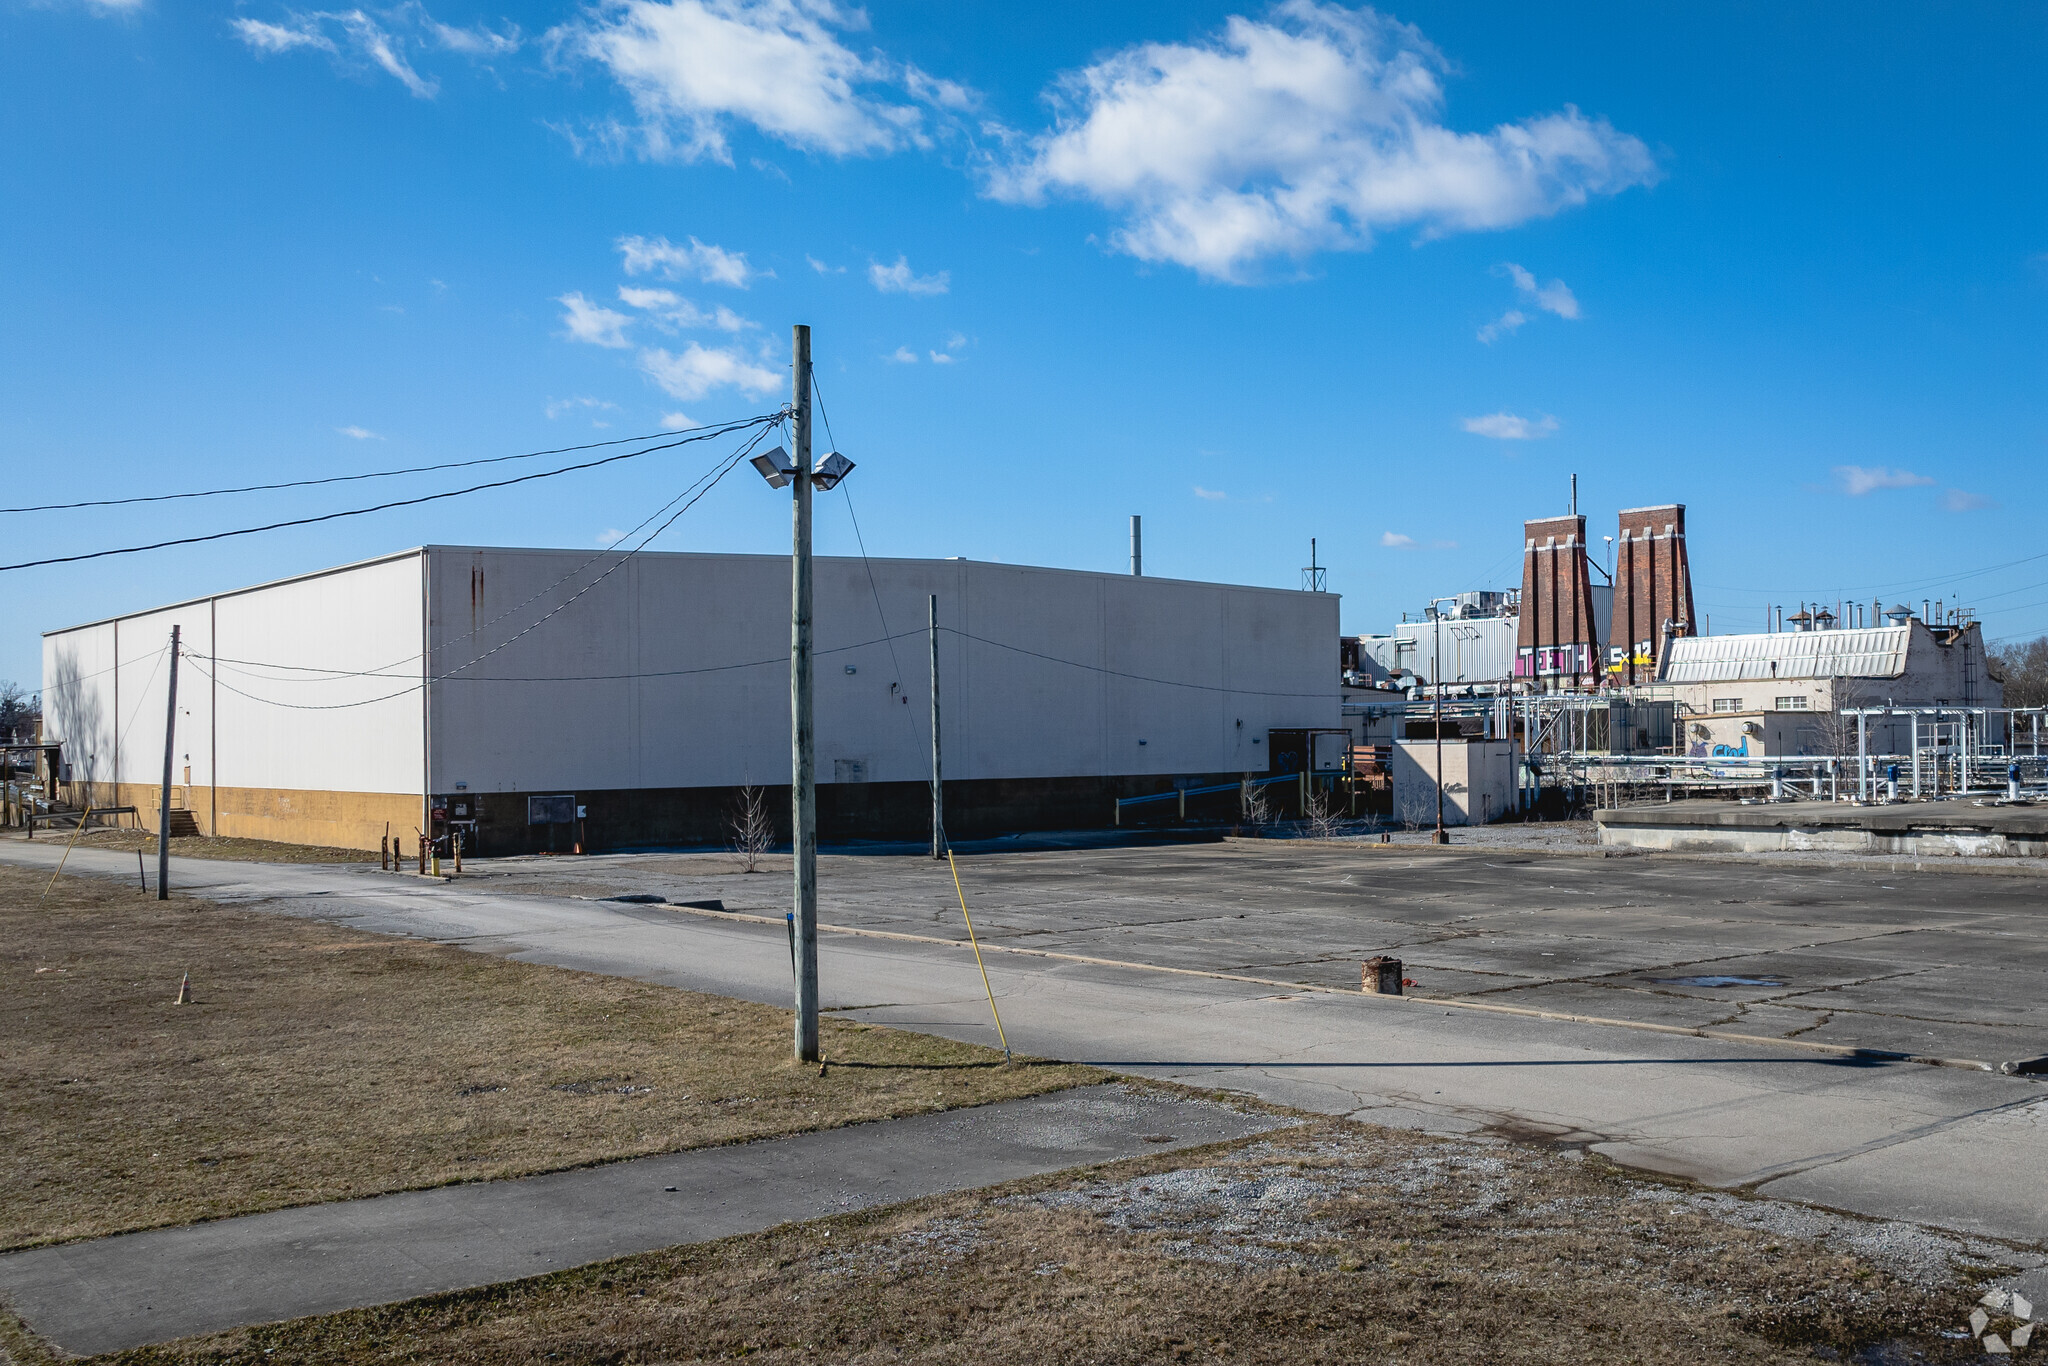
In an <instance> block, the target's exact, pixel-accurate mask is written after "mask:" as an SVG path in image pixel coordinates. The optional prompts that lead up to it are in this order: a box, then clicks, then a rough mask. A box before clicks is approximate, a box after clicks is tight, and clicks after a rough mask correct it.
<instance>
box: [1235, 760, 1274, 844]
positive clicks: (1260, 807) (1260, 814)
mask: <svg viewBox="0 0 2048 1366" xmlns="http://www.w3.org/2000/svg"><path fill="white" fill-rule="evenodd" d="M1237 809H1238V813H1239V815H1241V816H1242V817H1243V818H1244V823H1245V824H1246V825H1247V826H1249V827H1251V829H1252V831H1253V833H1255V834H1256V833H1257V832H1259V831H1261V830H1264V829H1265V828H1266V827H1267V826H1269V825H1271V824H1272V823H1273V806H1272V803H1270V802H1268V801H1267V800H1266V789H1264V788H1263V787H1260V786H1259V785H1258V784H1257V783H1255V782H1253V781H1252V778H1251V775H1250V774H1246V775H1245V779H1244V781H1243V782H1242V783H1240V784H1239V785H1238V788H1237Z"/></svg>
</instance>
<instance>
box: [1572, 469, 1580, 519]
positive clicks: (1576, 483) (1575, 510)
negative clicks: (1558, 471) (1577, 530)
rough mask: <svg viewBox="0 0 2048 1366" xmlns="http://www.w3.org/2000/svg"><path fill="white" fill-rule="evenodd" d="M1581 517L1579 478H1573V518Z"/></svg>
mask: <svg viewBox="0 0 2048 1366" xmlns="http://www.w3.org/2000/svg"><path fill="white" fill-rule="evenodd" d="M1578 515H1579V476H1577V475H1576V474H1575V475H1573V476H1572V516H1574V517H1576V516H1578Z"/></svg>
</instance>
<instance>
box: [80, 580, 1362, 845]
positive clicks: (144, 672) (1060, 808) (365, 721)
mask: <svg viewBox="0 0 2048 1366" xmlns="http://www.w3.org/2000/svg"><path fill="white" fill-rule="evenodd" d="M934 595H935V596H936V597H937V598H938V615H939V622H940V625H941V627H942V630H941V633H940V637H939V656H940V658H939V672H940V687H939V692H940V701H941V714H942V718H943V727H944V729H943V742H942V751H943V754H944V759H945V771H946V778H947V825H948V829H949V831H951V832H952V833H954V834H973V833H990V832H996V831H1004V830H1018V829H1032V828H1039V829H1044V828H1061V827H1082V826H1096V825H1102V824H1105V823H1107V821H1108V820H1109V818H1110V811H1111V798H1113V797H1117V796H1131V795H1139V794H1142V793H1147V792H1156V791H1160V790H1162V789H1165V788H1170V787H1171V786H1173V784H1174V782H1175V781H1176V780H1184V779H1194V778H1200V779H1203V780H1205V781H1210V782H1214V781H1229V780H1231V779H1232V778H1234V777H1236V776H1237V775H1239V774H1243V773H1264V772H1267V771H1268V769H1269V760H1268V758H1267V756H1268V754H1269V753H1271V752H1272V750H1273V748H1274V743H1273V741H1274V738H1275V737H1274V736H1273V732H1275V731H1289V730H1293V731H1299V730H1307V729H1321V728H1330V727H1335V726H1338V725H1340V724H1341V723H1340V721H1339V702H1338V662H1337V641H1338V621H1337V613H1338V599H1337V597H1336V596H1335V595H1333V594H1326V593H1306V592H1294V591H1287V590H1280V589H1266V588H1248V587H1239V586H1232V585H1225V584H1211V583H1194V582H1187V581H1182V580H1172V579H1157V578H1140V577H1134V576H1129V575H1121V574H1100V573H1087V572H1080V571H1073V570H1059V569H1037V568H1028V567H1021V566H1015V565H1001V564H987V563H981V562H976V561H967V560H874V561H866V560H860V559H833V558H821V559H819V560H818V561H817V563H816V622H817V629H816V640H817V651H818V654H817V737H818V778H819V783H820V788H819V803H818V804H819V812H820V823H821V828H822V833H823V835H824V836H825V837H826V838H828V839H830V838H850V837H885V836H898V837H901V836H910V835H915V834H918V833H921V832H922V831H923V830H925V829H926V826H927V819H928V811H929V801H928V796H927V789H926V783H927V781H928V777H929V773H930V712H929V706H930V691H929V684H928V679H929V670H930V655H929V649H928V641H927V634H926V615H927V602H928V599H929V598H930V597H931V596H934ZM173 626H176V627H178V628H179V632H180V636H181V639H182V642H183V654H182V657H181V663H180V676H179V681H178V717H177V731H176V734H175V736H174V742H173V750H172V752H173V784H174V785H173V789H172V811H173V819H174V820H179V819H180V817H179V816H178V812H179V810H180V808H182V809H183V810H184V811H187V812H189V813H191V821H192V824H193V825H195V826H196V827H197V828H198V829H199V830H201V831H203V832H205V833H208V834H220V835H237V836H246V837H252V838H259V839H275V840H287V841H293V842H299V843H311V844H328V845H337V846H342V847H347V848H358V849H375V848H377V847H378V843H379V841H380V840H381V839H382V838H383V837H384V835H385V834H386V832H387V830H388V831H389V832H390V833H392V834H394V835H400V836H403V837H404V839H405V843H406V845H407V847H408V848H410V847H411V846H412V845H413V843H414V840H415V839H416V835H415V833H414V832H415V831H416V830H418V829H421V828H428V827H429V825H430V822H433V824H434V828H436V829H437V833H439V832H442V831H445V830H446V829H447V828H448V827H447V822H450V821H453V822H466V823H467V824H466V825H464V826H463V829H464V833H465V838H466V844H467V846H468V847H469V848H470V849H471V850H473V851H479V852H486V853H507V852H515V851H523V850H537V849H548V848H557V849H561V850H564V851H566V850H567V849H568V848H570V847H571V843H572V842H574V841H581V842H582V844H583V846H584V847H585V848H587V849H613V848H627V847H634V846H645V845H660V844H677V843H702V842H723V841H724V840H725V839H726V838H728V837H729V836H728V833H727V825H728V823H729V818H730V813H731V811H732V808H733V805H734V800H735V797H736V794H737V791H738V789H739V788H741V787H742V786H745V785H758V786H760V787H763V788H766V789H768V791H769V797H770V803H769V804H770V809H771V810H772V811H773V812H775V814H776V816H777V818H778V820H780V821H786V820H787V810H788V801H787V784H788V781H789V750H790V741H789V665H788V659H789V562H788V560H787V559H784V558H779V557H773V556H758V555H699V554H652V553H644V554H640V555H636V556H633V557H631V558H629V559H624V560H622V559H621V558H620V557H618V556H614V555H599V556H596V557H592V556H591V555H590V554H589V553H588V552H577V551H563V550H517V549H487V548H479V547H467V546H427V547H422V548H419V549H415V550H407V551H404V552H402V553H399V554H395V555H388V556H385V557H383V558H381V559H375V560H369V561H365V562H363V563H360V564H354V565H348V566H344V567H342V568H337V569H332V570H328V571H325V572H322V573H317V574H307V575H303V576H300V577H297V578H292V579H286V580H282V581H280V582H276V583H270V584H264V585H261V586H258V587H254V588H246V589H241V590H238V591H235V592H229V593H220V594H216V595H214V596H210V597H203V598H196V599H192V600H190V601H187V602H182V603H179V604H177V605H175V606H171V607H164V608H158V609H155V610H152V611H147V612H138V613H134V614H131V615H127V616H122V617H117V618H113V619H110V620H106V621H99V622H94V623H91V624H89V625H84V626H75V627H71V628H68V629H65V630H59V631H52V632H49V633H48V634H47V635H46V636H45V637H44V643H43V699H44V714H45V717H46V736H47V738H48V739H50V740H51V741H52V742H53V743H61V745H62V746H63V751H62V763H63V772H64V775H65V776H66V778H67V779H68V780H69V782H70V784H71V786H70V795H71V796H72V797H73V798H74V799H76V800H80V801H83V800H87V799H90V800H92V801H94V802H95V804H98V805H102V806H106V805H120V806H133V807H135V808H137V810H138V812H139V813H140V817H141V820H142V823H143V824H144V825H146V826H151V827H154V825H155V823H156V808H157V805H158V799H157V791H158V784H159V783H160V781H161V777H162V765H163V755H164V722H165V713H166V704H167V697H166V688H167V685H168V681H169V673H170V669H169V664H168V652H167V645H168V642H169V639H170V635H171V628H172V627H173ZM437 813H441V814H437Z"/></svg>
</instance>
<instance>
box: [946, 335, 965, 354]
mask: <svg viewBox="0 0 2048 1366" xmlns="http://www.w3.org/2000/svg"><path fill="white" fill-rule="evenodd" d="M965 345H967V335H966V334H965V333H963V332H955V333H953V334H952V335H951V336H949V337H947V338H946V349H947V350H948V351H958V350H959V349H960V348H961V347H963V346H965Z"/></svg>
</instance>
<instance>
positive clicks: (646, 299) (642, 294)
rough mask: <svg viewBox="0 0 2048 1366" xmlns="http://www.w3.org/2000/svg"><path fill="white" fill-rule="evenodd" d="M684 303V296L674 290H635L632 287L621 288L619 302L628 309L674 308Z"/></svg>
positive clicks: (624, 286)
mask: <svg viewBox="0 0 2048 1366" xmlns="http://www.w3.org/2000/svg"><path fill="white" fill-rule="evenodd" d="M682 301H683V300H682V296H681V295H679V294H677V293H676V292H675V291H674V290H672V289H635V288H633V287H632V286H631V285H620V286H619V302H621V303H623V304H624V305H626V307H628V308H639V309H657V308H674V307H675V306H676V305H677V304H679V303H681V302H682Z"/></svg>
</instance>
